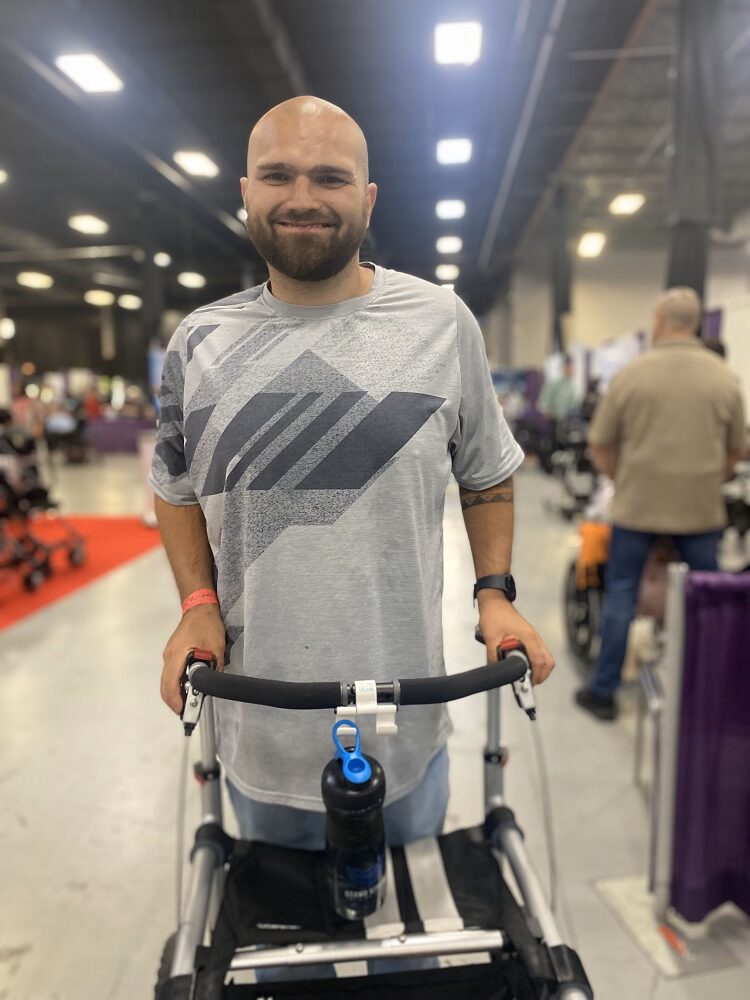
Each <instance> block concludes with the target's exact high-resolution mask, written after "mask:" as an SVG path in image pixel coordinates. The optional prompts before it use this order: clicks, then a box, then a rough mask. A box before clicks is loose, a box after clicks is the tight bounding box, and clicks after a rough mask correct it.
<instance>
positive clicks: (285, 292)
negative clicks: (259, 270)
mask: <svg viewBox="0 0 750 1000" xmlns="http://www.w3.org/2000/svg"><path fill="white" fill-rule="evenodd" d="M268 272H269V274H270V277H271V294H272V295H273V297H274V298H276V299H279V300H280V301H281V302H288V303H289V304H290V305H294V306H332V305H335V304H336V303H337V302H346V300H347V299H355V298H357V297H358V296H360V295H367V293H368V292H369V291H370V286H371V285H372V279H373V277H374V272H373V270H372V268H370V267H363V266H362V265H361V264H360V262H359V259H357V258H355V259H354V260H352V261H350V262H349V263H348V264H347V265H346V267H345V268H344V269H343V270H342V271H339V273H338V274H334V276H333V277H332V278H328V280H327V281H295V280H294V278H288V277H287V276H286V275H285V274H281V272H279V271H277V270H276V269H275V268H272V267H269V269H268Z"/></svg>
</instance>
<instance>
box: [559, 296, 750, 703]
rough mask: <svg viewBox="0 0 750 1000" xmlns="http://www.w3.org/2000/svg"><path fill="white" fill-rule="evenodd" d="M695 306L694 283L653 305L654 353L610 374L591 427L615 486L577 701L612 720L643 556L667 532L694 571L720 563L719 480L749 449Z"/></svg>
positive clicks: (730, 387)
mask: <svg viewBox="0 0 750 1000" xmlns="http://www.w3.org/2000/svg"><path fill="white" fill-rule="evenodd" d="M700 315H701V305H700V300H699V298H698V296H697V295H696V293H695V292H694V291H693V290H692V289H690V288H671V289H669V291H667V292H666V293H665V294H664V295H663V296H662V297H661V298H660V299H659V301H658V302H657V305H656V309H655V312H654V320H653V329H652V349H651V350H650V351H648V352H647V353H646V354H644V355H642V356H641V357H640V358H638V359H636V360H635V361H634V362H632V363H631V364H630V365H628V366H627V367H626V368H624V369H623V370H622V371H620V372H618V373H617V375H615V377H614V378H613V379H612V381H611V383H610V386H609V389H608V391H607V393H606V395H605V396H604V397H603V398H602V400H601V401H600V403H599V405H598V406H597V409H596V412H595V414H594V419H593V422H592V424H591V428H590V430H589V437H588V440H589V445H590V448H591V455H592V460H593V462H594V465H595V466H596V468H597V469H598V470H599V471H600V472H602V473H604V475H606V476H610V477H611V478H613V479H614V482H615V498H614V503H613V507H612V522H613V530H612V540H611V544H610V550H609V558H608V561H607V575H606V591H605V600H604V610H603V615H602V626H601V640H602V641H601V651H600V653H599V658H598V660H597V663H596V667H595V669H594V673H593V676H592V680H591V684H590V686H589V687H588V688H587V689H584V690H582V691H579V692H578V693H577V695H576V701H577V703H578V704H579V705H580V706H581V707H582V708H584V709H586V710H588V711H589V712H591V713H592V714H594V715H596V716H597V717H598V718H600V719H606V720H612V719H614V718H615V716H616V706H615V700H614V693H615V691H616V690H617V687H618V686H619V683H620V671H621V669H622V663H623V660H624V658H625V648H626V645H627V637H628V629H629V627H630V622H631V620H632V617H633V613H634V611H635V605H636V596H637V592H638V583H639V580H640V577H641V573H642V571H643V567H644V564H645V562H646V557H647V556H648V552H649V549H650V548H651V546H652V544H653V542H654V541H655V540H656V538H658V537H659V536H664V535H666V536H669V537H671V539H672V541H673V542H674V544H675V547H676V548H677V551H678V552H679V555H680V558H681V559H682V560H683V561H684V562H686V563H687V564H688V565H689V566H690V568H691V569H694V570H715V569H717V563H716V555H717V549H718V544H719V539H720V537H721V530H722V528H723V527H724V525H725V524H726V515H725V510H724V504H723V501H722V497H721V485H722V483H723V482H724V481H725V480H726V479H727V478H728V477H729V476H730V475H731V471H732V469H733V467H734V464H735V463H736V461H737V460H738V459H739V458H740V457H742V455H743V454H744V452H745V445H746V442H745V414H744V408H743V402H742V392H741V389H740V385H739V382H738V380H737V378H736V377H735V376H734V375H733V374H732V372H731V371H730V370H729V368H728V367H727V366H726V364H725V363H724V361H723V360H722V359H721V358H719V357H718V356H717V355H715V354H713V353H711V352H709V351H707V350H706V349H705V348H704V346H703V344H702V343H701V341H700V340H699V339H698V338H697V336H696V332H697V330H698V327H699V323H700Z"/></svg>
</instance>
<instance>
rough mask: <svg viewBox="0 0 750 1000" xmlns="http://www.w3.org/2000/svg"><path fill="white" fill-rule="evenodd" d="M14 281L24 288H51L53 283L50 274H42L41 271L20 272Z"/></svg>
mask: <svg viewBox="0 0 750 1000" xmlns="http://www.w3.org/2000/svg"><path fill="white" fill-rule="evenodd" d="M16 281H17V282H18V284H19V285H25V287H26V288H52V286H53V285H54V283H55V282H54V279H53V277H52V275H51V274H42V272H41V271H21V273H20V274H17V275H16Z"/></svg>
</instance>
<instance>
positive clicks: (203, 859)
mask: <svg viewBox="0 0 750 1000" xmlns="http://www.w3.org/2000/svg"><path fill="white" fill-rule="evenodd" d="M208 698H209V696H206V698H205V699H204V700H208ZM519 704H521V702H520V701H519ZM203 708H204V711H203V712H202V716H201V719H200V722H199V724H198V728H199V731H200V741H201V758H200V763H199V764H196V767H195V774H196V777H198V779H199V781H200V783H201V813H202V819H201V825H200V826H199V828H198V832H197V834H196V841H195V845H194V847H193V850H192V853H191V866H192V870H193V876H192V880H191V886H190V891H189V894H188V898H187V902H186V904H185V906H184V908H183V914H181V915H180V923H179V927H178V931H177V936H176V942H175V949H174V954H173V958H172V963H171V970H170V976H171V977H175V976H184V975H192V974H193V972H194V969H195V957H196V952H197V949H198V948H199V947H200V946H201V945H203V944H204V943H205V941H206V938H207V933H208V932H209V931H212V930H213V927H214V925H215V923H216V919H217V916H218V912H219V907H220V904H221V900H222V896H223V888H224V878H225V869H224V865H225V862H226V861H227V856H228V848H227V844H226V843H225V841H226V840H227V838H226V834H224V831H223V822H222V819H223V816H222V801H221V769H220V764H219V761H218V758H217V755H216V730H215V722H214V713H213V710H212V709H213V706H212V703H211V701H209V702H208V704H206V705H204V706H203ZM532 717H533V716H532ZM507 757H508V753H507V749H506V748H505V747H504V746H503V744H502V742H501V690H500V688H496V689H494V690H491V691H488V692H487V742H486V746H485V751H484V803H485V817H486V822H485V829H486V830H487V831H488V832H489V835H490V836H489V839H490V841H491V843H492V846H493V849H494V850H495V851H496V852H498V853H499V854H500V855H501V856H502V858H503V859H505V860H506V861H507V863H508V864H509V865H510V869H511V871H512V873H513V877H514V879H515V882H516V885H517V887H518V890H519V893H520V895H521V897H522V901H523V905H524V906H525V908H526V910H527V911H528V913H529V914H530V915H531V917H532V918H533V920H534V921H535V923H536V927H537V928H538V931H539V936H540V937H541V943H542V944H544V945H546V946H547V948H548V949H549V950H550V954H551V957H552V959H553V962H554V958H555V952H554V951H553V949H558V950H560V951H561V952H567V949H566V948H565V945H564V943H563V939H562V936H561V934H560V932H559V930H558V928H557V924H556V922H555V918H554V916H553V914H552V911H551V909H550V907H549V904H548V902H547V899H546V897H545V894H544V891H543V889H542V886H541V883H540V881H539V878H538V876H537V874H536V872H535V871H534V868H533V866H532V865H531V863H530V861H529V859H528V857H527V854H526V850H525V847H524V843H523V833H522V831H521V829H520V828H519V826H518V825H517V823H516V820H515V816H514V815H513V812H512V810H511V809H510V808H509V807H508V806H507V805H506V804H505V797H504V791H503V789H504V781H503V767H504V765H505V763H506V761H507ZM509 947H510V940H509V938H508V936H507V935H506V934H505V933H504V932H503V931H501V930H463V931H450V932H441V933H430V934H402V935H400V936H398V937H391V938H385V939H380V940H362V941H360V940H355V941H339V942H315V943H307V944H303V943H298V944H295V945H284V946H282V947H267V946H263V947H253V948H249V949H239V950H238V951H237V952H236V953H235V955H234V956H233V958H232V961H231V964H230V966H229V970H228V971H229V972H239V971H244V970H253V971H255V970H258V969H262V968H268V967H294V966H303V965H317V964H319V963H339V962H347V961H350V962H351V961H363V960H369V959H385V958H388V959H393V958H413V957H419V958H427V957H439V956H441V955H458V954H474V953H480V952H488V951H490V952H492V951H494V952H496V951H501V950H507V949H508V948H509ZM565 960H566V955H565V954H563V955H561V961H562V962H563V963H565ZM554 997H555V1000H592V997H593V993H592V992H591V991H590V987H588V985H586V986H584V985H579V983H577V982H576V983H570V984H566V983H563V984H562V985H561V986H560V988H559V989H558V991H557V992H556V993H555V994H554Z"/></svg>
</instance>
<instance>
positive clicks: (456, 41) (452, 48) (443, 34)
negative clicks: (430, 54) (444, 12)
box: [435, 21, 482, 66]
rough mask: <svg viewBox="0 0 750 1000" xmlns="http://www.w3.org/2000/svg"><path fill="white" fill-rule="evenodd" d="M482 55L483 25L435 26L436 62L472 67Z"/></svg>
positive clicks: (474, 23) (468, 22)
mask: <svg viewBox="0 0 750 1000" xmlns="http://www.w3.org/2000/svg"><path fill="white" fill-rule="evenodd" d="M481 53H482V25H481V24H480V23H479V22H478V21H460V22H458V21H457V22H454V23H443V24H437V25H435V62H436V63H440V64H441V65H443V66H447V65H450V64H455V63H460V64H461V65H463V66H471V65H472V63H475V62H476V61H477V60H478V59H479V56H480V55H481Z"/></svg>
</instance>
